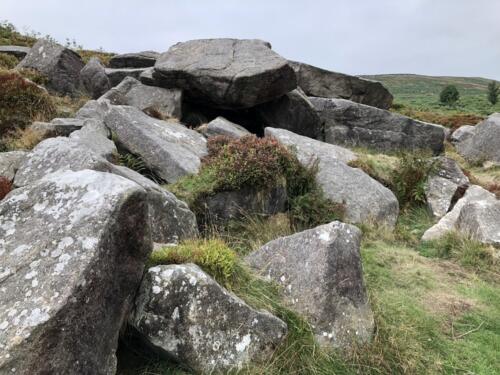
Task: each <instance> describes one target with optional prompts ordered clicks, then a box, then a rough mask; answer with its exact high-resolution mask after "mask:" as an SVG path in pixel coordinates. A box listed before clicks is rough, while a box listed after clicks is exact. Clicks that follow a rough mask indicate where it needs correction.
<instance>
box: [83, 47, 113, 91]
mask: <svg viewBox="0 0 500 375" xmlns="http://www.w3.org/2000/svg"><path fill="white" fill-rule="evenodd" d="M80 79H81V80H82V84H83V87H84V88H85V90H87V92H88V93H89V94H90V95H91V96H92V98H94V99H97V98H99V97H100V96H101V95H102V94H104V93H105V92H106V91H108V90H109V89H110V88H111V83H110V82H109V78H108V76H107V75H106V71H105V68H104V65H102V64H101V61H100V60H99V59H98V58H97V57H92V58H91V59H90V60H89V62H88V63H87V64H86V65H85V66H84V67H83V69H82V70H81V71H80Z"/></svg>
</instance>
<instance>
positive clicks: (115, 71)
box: [104, 68, 147, 87]
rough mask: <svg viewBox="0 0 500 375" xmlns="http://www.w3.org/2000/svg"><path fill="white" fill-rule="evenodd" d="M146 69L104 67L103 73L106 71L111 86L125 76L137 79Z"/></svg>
mask: <svg viewBox="0 0 500 375" xmlns="http://www.w3.org/2000/svg"><path fill="white" fill-rule="evenodd" d="M146 69H147V68H106V69H105V70H104V73H106V76H107V77H108V79H109V83H110V84H111V87H115V86H116V85H118V84H119V83H120V82H121V81H123V80H124V79H125V77H132V78H135V79H139V77H140V76H141V74H142V73H144V72H145V71H146Z"/></svg>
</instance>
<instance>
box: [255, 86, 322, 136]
mask: <svg viewBox="0 0 500 375" xmlns="http://www.w3.org/2000/svg"><path fill="white" fill-rule="evenodd" d="M256 111H257V113H258V115H259V117H260V118H261V119H262V122H263V123H264V124H265V126H269V127H273V128H282V129H287V130H290V131H292V132H294V133H296V134H300V135H304V136H306V137H310V138H314V139H323V129H322V121H321V119H320V118H319V116H318V114H317V113H316V110H315V108H314V106H313V105H312V103H311V101H310V100H309V99H308V98H307V96H306V95H305V94H304V93H303V91H302V90H301V89H300V88H298V89H295V90H293V91H290V92H289V93H287V94H285V95H283V96H282V97H280V98H278V99H275V100H273V101H270V102H267V103H264V104H261V105H259V106H258V107H257V108H256Z"/></svg>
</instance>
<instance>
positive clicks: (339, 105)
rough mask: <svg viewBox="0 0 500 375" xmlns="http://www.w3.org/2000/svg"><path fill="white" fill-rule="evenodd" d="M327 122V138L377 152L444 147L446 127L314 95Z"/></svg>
mask: <svg viewBox="0 0 500 375" xmlns="http://www.w3.org/2000/svg"><path fill="white" fill-rule="evenodd" d="M310 99H311V102H312V103H313V105H314V106H315V108H316V110H317V111H318V114H319V117H320V118H321V119H322V120H323V121H324V127H325V141H326V142H328V143H333V144H339V145H344V146H348V147H367V148H371V149H374V150H377V151H382V152H386V151H398V150H408V149H412V150H413V149H429V150H431V151H432V152H434V153H435V154H438V153H441V152H442V151H443V150H444V138H445V131H444V127H442V126H440V125H434V124H428V123H425V122H421V121H417V120H413V119H411V118H409V117H406V116H403V115H399V114H396V113H392V112H389V111H385V110H383V109H378V108H374V107H370V106H367V105H363V104H359V103H355V102H352V101H349V100H344V99H325V98H310Z"/></svg>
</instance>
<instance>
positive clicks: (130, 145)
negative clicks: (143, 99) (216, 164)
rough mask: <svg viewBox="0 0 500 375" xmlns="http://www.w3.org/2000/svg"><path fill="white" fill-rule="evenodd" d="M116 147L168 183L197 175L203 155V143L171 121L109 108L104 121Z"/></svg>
mask: <svg viewBox="0 0 500 375" xmlns="http://www.w3.org/2000/svg"><path fill="white" fill-rule="evenodd" d="M105 123H106V126H107V127H108V128H109V129H110V130H111V131H112V132H113V134H114V135H115V141H116V142H118V144H119V146H121V147H123V148H125V149H126V150H127V151H129V152H130V153H132V154H134V155H137V156H139V157H140V158H141V159H142V160H143V161H144V163H145V164H146V166H147V167H148V168H150V169H151V170H152V171H154V172H155V173H156V174H157V175H158V176H159V177H161V178H162V179H164V180H165V181H167V182H168V183H172V182H175V181H176V180H177V179H179V178H180V177H182V176H185V175H187V174H192V173H197V172H198V169H199V167H200V163H201V158H202V157H204V156H205V155H206V154H207V147H206V139H205V137H203V136H202V135H201V134H199V133H198V132H196V131H194V130H191V129H188V128H186V127H185V126H184V125H182V124H179V123H178V122H174V121H161V120H157V119H155V118H152V117H149V116H147V115H145V114H144V113H143V112H141V111H140V110H138V109H137V108H134V107H128V106H112V108H111V110H110V111H109V112H108V114H107V115H106V118H105Z"/></svg>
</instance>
